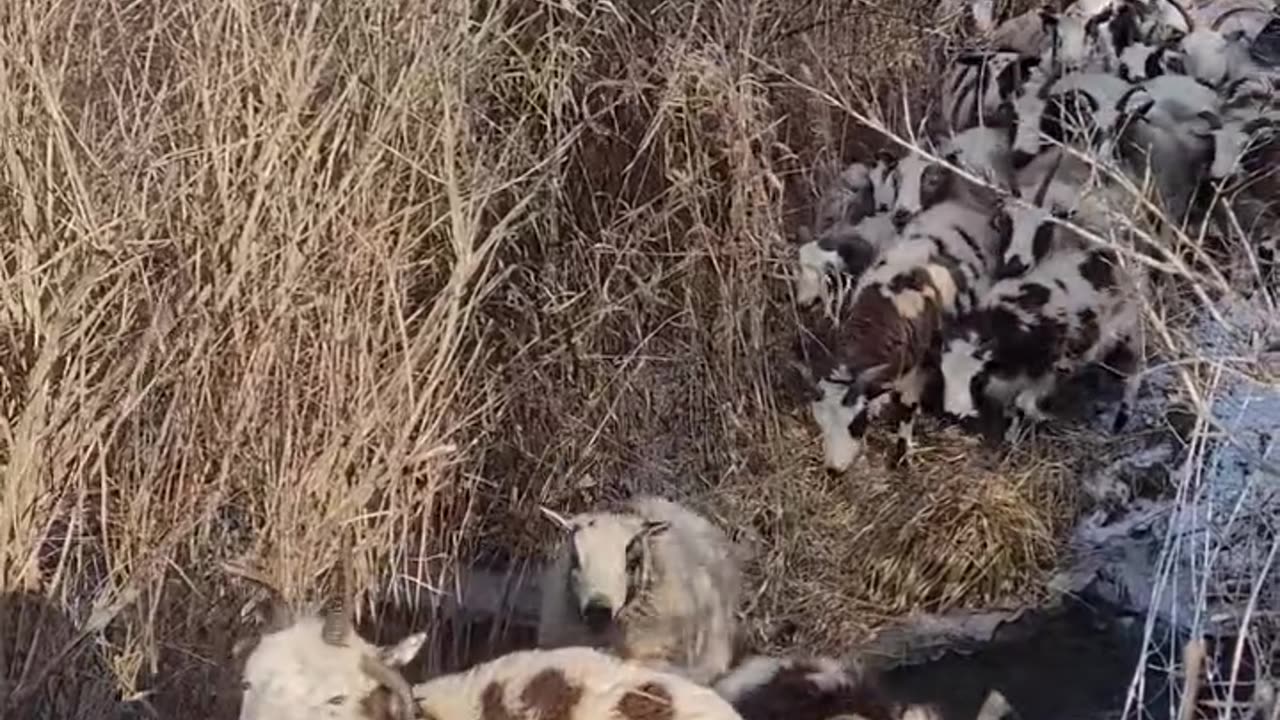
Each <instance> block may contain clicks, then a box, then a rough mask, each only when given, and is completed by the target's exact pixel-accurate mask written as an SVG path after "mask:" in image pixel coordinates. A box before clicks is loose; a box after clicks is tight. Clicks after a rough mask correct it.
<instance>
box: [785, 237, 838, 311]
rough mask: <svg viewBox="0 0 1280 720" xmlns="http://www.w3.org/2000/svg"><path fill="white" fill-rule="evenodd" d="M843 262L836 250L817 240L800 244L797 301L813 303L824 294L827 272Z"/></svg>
mask: <svg viewBox="0 0 1280 720" xmlns="http://www.w3.org/2000/svg"><path fill="white" fill-rule="evenodd" d="M841 264H842V262H841V260H840V255H839V253H837V252H836V251H835V250H831V249H828V248H824V247H823V246H822V245H821V244H820V243H819V242H818V241H817V240H813V241H810V242H807V243H805V244H804V245H801V246H800V269H799V271H798V272H797V273H796V302H797V303H799V304H800V305H801V306H802V307H803V306H807V305H812V304H813V303H814V302H817V301H818V299H819V298H821V297H822V295H823V289H824V288H825V287H826V280H825V277H826V273H827V272H828V271H829V270H833V269H838V268H839V267H840V265H841Z"/></svg>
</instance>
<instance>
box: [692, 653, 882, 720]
mask: <svg viewBox="0 0 1280 720" xmlns="http://www.w3.org/2000/svg"><path fill="white" fill-rule="evenodd" d="M713 687H714V689H715V691H716V692H717V693H719V694H720V695H721V696H722V697H724V698H725V699H726V700H727V701H729V703H730V704H732V705H733V706H734V708H735V709H736V710H737V711H738V714H739V715H741V716H742V718H743V720H829V719H830V718H833V717H837V716H849V715H853V716H857V717H860V718H865V719H866V720H896V718H898V717H899V716H900V715H901V713H902V708H900V707H898V706H897V705H896V703H893V702H891V701H890V700H889V698H888V697H886V696H885V695H884V693H883V692H882V691H881V689H880V687H879V686H878V683H876V682H874V680H873V679H872V678H870V677H867V676H866V675H865V674H864V673H863V671H862V669H861V668H860V667H859V666H858V665H857V664H853V663H850V664H846V663H841V662H839V661H837V660H835V659H833V658H827V657H812V658H809V657H785V658H777V657H769V656H765V655H756V656H752V657H749V658H747V659H746V660H744V661H743V662H741V663H739V664H738V666H737V667H735V668H734V669H733V671H732V672H730V673H729V674H727V675H725V676H724V677H722V678H721V679H720V680H718V681H716V684H715V685H714V686H713Z"/></svg>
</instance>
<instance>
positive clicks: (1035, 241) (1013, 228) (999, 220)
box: [992, 148, 1132, 280]
mask: <svg viewBox="0 0 1280 720" xmlns="http://www.w3.org/2000/svg"><path fill="white" fill-rule="evenodd" d="M1107 170H1109V171H1110V172H1113V173H1114V172H1120V173H1123V172H1124V168H1123V167H1121V166H1119V165H1118V158H1116V157H1114V156H1112V155H1102V154H1099V155H1098V156H1092V157H1089V158H1087V159H1086V158H1085V157H1081V156H1080V155H1077V154H1076V153H1073V152H1070V151H1069V150H1067V149H1065V148H1049V149H1047V150H1044V151H1043V152H1041V153H1040V154H1039V155H1037V156H1035V158H1033V159H1032V160H1031V161H1030V162H1028V163H1027V164H1026V165H1024V166H1023V167H1022V168H1020V169H1019V170H1018V175H1017V184H1016V188H1015V192H1014V193H1013V196H1012V197H1006V198H1004V199H1003V200H1002V201H1001V202H1000V203H999V205H998V206H997V209H996V212H995V214H994V215H993V216H992V222H993V224H994V225H995V227H996V232H997V234H998V237H999V246H1000V259H999V263H998V265H997V269H996V275H995V277H996V279H998V280H1003V279H1006V278H1010V277H1016V276H1018V275H1022V274H1024V273H1025V272H1026V271H1027V270H1029V269H1030V268H1032V267H1034V266H1035V265H1036V264H1038V263H1039V262H1040V261H1041V260H1042V259H1043V258H1044V257H1045V255H1047V254H1048V253H1050V252H1053V251H1055V250H1058V249H1061V248H1064V247H1075V248H1082V247H1084V246H1085V245H1084V242H1085V241H1084V239H1083V238H1081V237H1080V236H1079V235H1078V233H1077V232H1076V231H1075V230H1073V229H1072V228H1068V227H1067V226H1065V225H1062V224H1060V223H1054V222H1051V218H1054V217H1057V218H1062V219H1070V220H1071V221H1072V222H1073V224H1075V225H1079V226H1081V227H1082V228H1084V229H1086V230H1090V231H1093V232H1097V233H1106V232H1107V231H1108V230H1109V228H1110V227H1111V226H1112V224H1113V223H1112V218H1113V216H1114V213H1116V212H1118V211H1122V208H1124V207H1125V206H1126V205H1130V204H1131V202H1132V198H1131V197H1130V195H1129V193H1128V191H1127V190H1125V189H1124V187H1123V186H1121V185H1119V184H1118V183H1115V182H1112V181H1111V179H1110V178H1109V177H1108V176H1107V175H1106V174H1105V173H1104V171H1107Z"/></svg>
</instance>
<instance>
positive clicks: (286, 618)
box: [221, 561, 293, 633]
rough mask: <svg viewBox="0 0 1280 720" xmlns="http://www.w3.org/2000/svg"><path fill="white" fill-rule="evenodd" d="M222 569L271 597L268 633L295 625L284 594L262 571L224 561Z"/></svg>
mask: <svg viewBox="0 0 1280 720" xmlns="http://www.w3.org/2000/svg"><path fill="white" fill-rule="evenodd" d="M221 567H222V571H223V572H225V573H227V574H228V575H234V576H236V577H240V578H243V579H245V580H248V581H249V582H252V583H254V584H255V585H258V586H260V587H262V588H263V589H264V590H266V591H267V593H268V595H269V599H268V601H267V602H268V603H269V605H268V609H269V612H268V616H267V618H268V619H267V627H266V632H268V633H272V632H277V631H280V630H283V629H285V628H287V627H289V626H290V625H292V624H293V612H292V611H291V610H290V609H289V604H288V603H287V602H285V599H284V594H283V593H281V592H280V589H279V588H278V587H276V585H275V583H273V582H271V581H270V580H268V579H267V577H266V576H265V575H263V574H262V573H261V572H260V571H258V570H255V569H253V568H250V567H247V566H245V565H244V564H242V563H238V562H232V561H224V562H223V563H222V564H221Z"/></svg>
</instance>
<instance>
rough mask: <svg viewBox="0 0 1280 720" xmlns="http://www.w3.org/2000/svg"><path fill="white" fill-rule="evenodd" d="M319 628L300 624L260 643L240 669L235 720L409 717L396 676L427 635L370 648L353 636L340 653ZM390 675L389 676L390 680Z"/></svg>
mask: <svg viewBox="0 0 1280 720" xmlns="http://www.w3.org/2000/svg"><path fill="white" fill-rule="evenodd" d="M324 628H325V621H324V620H323V619H321V618H318V617H306V618H302V619H300V620H299V621H298V622H296V623H294V624H293V625H292V626H290V627H288V628H285V629H283V630H279V631H277V632H274V633H269V634H267V635H264V636H263V637H262V638H261V640H260V641H259V642H258V645H257V647H255V648H254V649H253V651H252V653H250V655H249V657H248V658H247V660H246V662H245V668H244V674H243V684H242V687H243V688H244V698H243V700H242V701H241V705H240V720H316V719H317V718H329V719H331V720H384V719H390V718H402V719H404V720H408V718H410V717H412V713H411V712H408V714H406V712H407V711H411V709H410V708H405V707H402V706H401V707H397V704H400V705H402V704H403V698H404V697H405V695H403V694H400V690H399V689H397V688H393V687H390V686H389V685H388V681H389V680H390V684H391V685H396V686H398V688H404V689H407V686H406V685H403V682H404V681H403V679H402V678H399V679H398V681H397V678H398V676H399V673H398V672H397V671H396V670H394V668H398V667H400V666H402V665H404V664H405V663H407V662H408V661H409V660H411V659H412V658H413V657H414V656H415V655H417V654H418V651H419V650H420V649H421V647H422V644H423V642H424V641H425V640H426V635H425V634H421V633H419V634H415V635H410V636H409V637H406V638H405V639H403V640H401V641H400V642H399V643H396V644H395V645H388V646H384V647H375V646H373V645H371V644H369V643H368V642H366V641H365V640H364V639H363V638H361V637H360V636H359V635H357V634H356V633H355V632H354V631H350V632H348V633H347V636H346V638H345V639H344V643H345V644H343V645H334V644H332V643H331V642H330V641H328V640H326V639H325V637H324V635H325V629H324ZM388 673H395V675H396V678H390V677H389V676H388Z"/></svg>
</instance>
